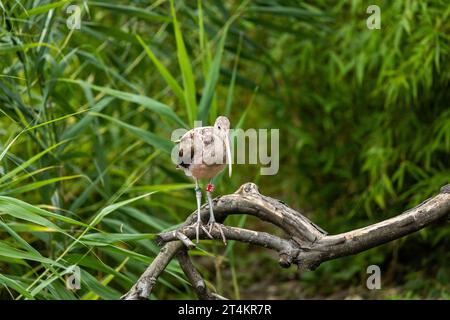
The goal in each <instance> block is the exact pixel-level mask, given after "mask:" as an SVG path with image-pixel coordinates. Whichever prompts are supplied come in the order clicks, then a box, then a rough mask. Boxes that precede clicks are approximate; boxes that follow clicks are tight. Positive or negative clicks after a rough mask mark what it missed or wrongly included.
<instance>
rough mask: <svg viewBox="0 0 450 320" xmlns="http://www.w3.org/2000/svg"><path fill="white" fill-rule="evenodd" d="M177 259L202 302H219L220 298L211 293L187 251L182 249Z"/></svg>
mask: <svg viewBox="0 0 450 320" xmlns="http://www.w3.org/2000/svg"><path fill="white" fill-rule="evenodd" d="M177 259H178V261H179V262H180V266H181V269H183V272H184V274H185V275H186V277H187V278H188V279H189V281H190V282H191V284H192V287H193V288H194V291H195V293H196V294H197V297H198V298H199V299H202V300H217V299H218V298H217V297H216V296H215V295H213V294H211V293H210V292H209V290H208V288H207V287H206V283H205V280H203V278H202V276H201V275H200V273H199V272H198V271H197V269H195V267H194V265H193V264H192V261H191V259H190V258H189V256H188V254H187V251H186V249H182V250H180V251H179V252H178V254H177Z"/></svg>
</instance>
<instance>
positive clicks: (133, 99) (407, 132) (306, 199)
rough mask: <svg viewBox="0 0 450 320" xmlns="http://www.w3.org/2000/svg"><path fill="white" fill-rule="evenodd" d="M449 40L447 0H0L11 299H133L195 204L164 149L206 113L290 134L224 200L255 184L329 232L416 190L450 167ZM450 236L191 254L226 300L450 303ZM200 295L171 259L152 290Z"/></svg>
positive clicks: (3, 257) (4, 263)
mask: <svg viewBox="0 0 450 320" xmlns="http://www.w3.org/2000/svg"><path fill="white" fill-rule="evenodd" d="M373 4H376V5H379V6H380V8H381V29H379V30H369V29H368V28H367V27H366V20H367V18H368V17H369V16H370V14H368V13H366V10H367V7H368V6H369V5H373ZM71 5H76V6H78V7H70V6H71ZM78 13H79V16H80V19H81V22H80V28H79V29H70V28H69V27H68V24H69V26H73V23H74V22H75V20H74V19H76V17H77V15H78ZM449 54H450V6H449V3H448V1H445V0H426V1H412V0H411V1H378V0H377V1H359V0H354V1H339V0H338V1H330V0H319V1H289V0H284V1H274V0H264V1H263V0H261V1H244V2H240V1H227V2H223V1H215V0H214V1H202V0H198V1H196V0H191V1H174V2H172V1H169V0H160V1H154V2H152V1H144V0H135V1H114V2H109V1H76V0H73V1H46V0H33V1H31V0H23V1H22V0H21V1H17V0H6V1H5V0H0V69H1V74H0V298H1V299H116V298H118V297H120V296H121V295H122V294H123V293H125V292H126V291H127V290H128V289H129V288H130V287H131V286H132V284H133V283H134V282H135V281H136V280H137V278H138V277H139V276H140V274H141V273H142V272H143V271H144V270H145V268H146V266H147V265H148V264H149V263H150V262H151V261H152V260H153V258H154V257H155V256H156V254H157V253H158V251H159V248H158V247H157V246H156V245H155V244H154V243H153V241H152V239H153V238H154V235H155V234H157V233H158V232H160V231H162V230H166V229H168V228H173V227H176V226H177V225H178V224H180V223H182V222H183V221H184V219H185V218H186V217H187V216H188V215H189V214H190V213H191V212H192V211H193V210H195V196H194V191H193V183H192V181H191V180H189V179H188V178H187V177H185V176H184V174H183V173H182V172H180V171H176V170H175V169H174V165H173V163H172V162H171V160H170V150H171V148H172V143H171V142H170V135H171V132H172V131H173V130H174V129H176V128H180V127H187V128H189V127H192V125H193V122H194V120H195V119H204V120H208V121H209V122H213V121H214V119H215V118H216V116H217V115H228V116H229V118H230V119H231V123H232V126H233V127H238V126H239V127H241V128H243V129H246V128H269V129H270V128H277V129H280V170H279V172H278V174H277V175H274V176H260V173H259V172H260V166H259V165H235V166H234V169H233V171H234V172H233V177H232V178H231V179H229V178H228V177H227V176H224V177H223V178H221V179H219V180H220V181H218V185H217V188H216V191H215V193H216V195H218V194H226V193H230V192H234V191H235V190H236V189H237V188H238V187H239V186H240V185H241V184H243V183H245V182H248V181H252V182H255V183H257V184H258V185H259V187H260V191H261V192H262V193H263V194H265V195H268V196H271V197H275V198H278V199H280V200H282V201H284V202H285V203H287V204H288V205H289V206H291V207H292V208H295V209H297V210H300V211H301V212H303V213H304V214H305V215H306V216H308V217H309V218H310V219H312V220H313V221H314V222H316V223H318V224H319V225H321V226H322V227H323V228H324V229H325V230H327V231H328V232H329V233H339V232H344V231H348V230H351V229H353V228H357V227H361V226H365V225H368V224H371V223H374V222H377V221H380V220H382V219H386V218H388V217H392V216H394V215H396V214H399V213H401V212H403V211H405V210H406V209H408V208H411V207H413V206H415V205H417V204H419V203H420V202H421V201H423V200H425V199H426V198H428V197H430V196H432V195H434V194H436V193H438V192H439V188H440V187H441V186H443V185H445V184H447V183H449V181H450V168H449V164H450V90H449V89H450V56H449ZM226 223H227V224H230V225H240V226H244V227H247V228H252V229H255V230H264V231H268V232H275V233H276V234H280V232H279V231H278V230H274V228H272V227H271V226H268V225H266V224H263V223H261V222H259V221H257V220H256V219H254V218H252V217H245V216H244V217H230V218H229V219H227V221H226ZM449 235H450V228H449V225H448V222H447V221H443V222H442V223H441V224H439V225H436V226H431V227H429V228H427V229H426V230H422V231H420V232H418V233H415V234H413V235H410V236H408V237H405V238H402V239H399V240H397V241H394V242H391V243H389V244H386V245H383V246H381V247H378V248H374V249H372V250H369V251H367V252H364V253H361V254H358V255H356V256H351V257H346V258H342V259H338V260H335V261H330V262H326V263H323V265H321V266H320V267H319V268H318V269H317V270H316V271H313V272H307V273H303V274H299V273H298V272H297V271H296V270H295V268H291V269H289V270H284V269H280V268H279V267H278V264H277V262H276V260H274V259H273V258H274V257H275V256H274V254H273V253H272V252H268V251H267V250H263V249H260V248H249V247H248V246H247V245H243V244H240V243H234V242H231V243H230V244H229V245H228V246H227V247H224V246H223V245H222V244H221V243H220V242H219V241H215V242H211V241H204V242H202V244H201V246H200V247H199V249H197V250H195V251H192V252H191V255H192V256H193V260H194V263H195V264H196V266H197V267H198V268H199V269H200V271H201V272H202V274H203V275H204V276H205V279H206V280H207V282H208V285H210V286H211V288H213V289H214V290H216V291H217V292H218V293H219V294H221V295H223V296H225V297H228V298H241V299H242V298H246V299H257V298H270V299H307V298H327V299H345V298H354V299H358V298H363V299H410V298H427V299H435V298H439V299H449V298H450V295H449V292H450V264H449V261H450V259H449V258H450V253H449V251H448V248H449V247H450V242H449ZM371 264H377V265H379V266H380V267H381V271H382V278H381V279H382V282H381V283H382V289H381V290H373V291H371V290H368V289H367V288H366V285H365V284H366V279H367V276H368V275H367V274H366V268H367V266H369V265H371ZM73 265H78V266H79V267H81V289H80V290H77V291H70V290H67V289H66V288H65V278H66V277H67V276H68V275H69V271H70V270H71V269H70V268H69V269H68V267H69V266H73ZM194 297H195V295H194V294H193V292H192V290H191V288H190V286H189V284H188V282H187V281H186V279H185V277H184V275H183V273H182V272H181V269H180V267H179V265H178V264H177V263H176V262H173V263H171V264H170V265H169V267H168V268H167V270H166V271H165V272H164V274H163V276H162V277H161V278H160V279H159V282H158V285H157V287H156V288H155V291H154V292H153V293H152V296H151V298H154V299H169V298H171V299H185V298H194Z"/></svg>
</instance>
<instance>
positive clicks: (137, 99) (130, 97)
mask: <svg viewBox="0 0 450 320" xmlns="http://www.w3.org/2000/svg"><path fill="white" fill-rule="evenodd" d="M59 81H63V82H68V83H75V84H78V85H80V86H87V87H89V88H91V89H92V90H95V91H99V92H102V93H104V94H107V95H110V96H113V97H116V98H119V99H121V100H124V101H128V102H133V103H136V104H138V105H142V106H143V107H145V108H147V109H149V110H150V111H153V112H156V113H157V114H159V115H160V116H162V117H164V118H167V119H170V120H172V121H174V122H176V123H177V124H179V125H181V126H182V127H185V128H186V127H187V126H186V124H185V123H184V122H183V120H181V119H180V118H179V117H178V116H177V115H176V113H175V112H174V111H173V110H172V109H171V108H169V107H168V106H167V105H165V104H163V103H161V102H159V101H156V100H153V99H151V98H149V97H145V96H141V95H137V94H133V93H128V92H124V91H119V90H115V89H111V88H107V87H101V86H97V85H94V84H90V83H89V82H86V81H81V80H71V79H59Z"/></svg>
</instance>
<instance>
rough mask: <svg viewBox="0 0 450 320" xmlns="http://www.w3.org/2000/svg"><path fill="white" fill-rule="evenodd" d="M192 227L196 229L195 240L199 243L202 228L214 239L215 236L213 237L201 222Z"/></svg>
mask: <svg viewBox="0 0 450 320" xmlns="http://www.w3.org/2000/svg"><path fill="white" fill-rule="evenodd" d="M192 226H193V227H195V239H196V242H197V243H198V242H199V239H200V228H201V229H202V230H203V232H204V233H205V234H206V235H207V236H208V237H209V238H211V239H213V236H212V235H211V233H210V231H208V229H206V228H205V226H204V225H203V224H202V223H201V222H195V223H194V224H193V225H192Z"/></svg>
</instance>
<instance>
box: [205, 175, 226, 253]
mask: <svg viewBox="0 0 450 320" xmlns="http://www.w3.org/2000/svg"><path fill="white" fill-rule="evenodd" d="M213 190H214V185H213V184H212V182H211V181H210V182H209V183H208V186H207V187H206V197H207V198H208V205H209V222H208V225H209V232H211V230H212V228H214V227H217V229H218V230H219V232H220V235H221V236H222V240H223V243H224V244H227V239H226V238H225V235H224V234H223V230H222V227H221V226H220V224H218V223H217V222H216V219H215V218H214V211H213V204H212V192H213Z"/></svg>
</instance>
